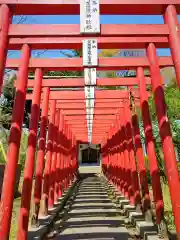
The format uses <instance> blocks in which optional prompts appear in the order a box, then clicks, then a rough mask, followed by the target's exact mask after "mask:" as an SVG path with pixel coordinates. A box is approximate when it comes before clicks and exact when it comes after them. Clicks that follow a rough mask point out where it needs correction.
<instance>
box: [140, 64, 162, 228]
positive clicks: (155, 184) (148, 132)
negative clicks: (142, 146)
mask: <svg viewBox="0 0 180 240" xmlns="http://www.w3.org/2000/svg"><path fill="white" fill-rule="evenodd" d="M137 76H138V78H139V89H140V102H141V111H142V120H143V126H144V133H145V140H146V148H147V153H148V159H149V167H150V174H151V181H152V189H153V197H154V202H155V208H156V221H157V224H160V222H161V221H162V220H163V219H164V204H163V197H162V189H161V182H160V173H159V168H158V163H157V158H156V151H155V144H154V136H153V131H152V123H151V117H150V111H149V105H148V96H147V91H146V85H145V82H144V70H143V68H141V67H140V68H138V69H137Z"/></svg>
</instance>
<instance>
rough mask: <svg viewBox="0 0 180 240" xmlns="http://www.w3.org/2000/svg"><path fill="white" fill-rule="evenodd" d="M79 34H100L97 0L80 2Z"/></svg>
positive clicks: (81, 0) (82, 0)
mask: <svg viewBox="0 0 180 240" xmlns="http://www.w3.org/2000/svg"><path fill="white" fill-rule="evenodd" d="M80 31H81V33H86V34H88V33H89V34H92V33H100V12H99V0H80Z"/></svg>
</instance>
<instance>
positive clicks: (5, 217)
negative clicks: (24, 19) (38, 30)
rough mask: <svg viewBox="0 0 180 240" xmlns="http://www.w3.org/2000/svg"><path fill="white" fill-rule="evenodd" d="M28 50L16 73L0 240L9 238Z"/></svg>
mask: <svg viewBox="0 0 180 240" xmlns="http://www.w3.org/2000/svg"><path fill="white" fill-rule="evenodd" d="M29 58H30V48H29V46H28V45H26V44H25V45H23V47H22V55H21V59H20V67H19V72H18V80H17V88H16V96H15V100H14V107H13V113H12V124H11V129H10V136H9V146H8V154H7V163H6V168H5V173H4V181H3V187H2V195H1V205H0V239H2V240H7V239H8V238H9V232H10V224H11V216H12V207H13V199H14V186H15V181H16V168H17V163H18V156H19V148H20V140H21V129H22V123H23V117H24V105H25V99H26V87H27V81H28V65H29Z"/></svg>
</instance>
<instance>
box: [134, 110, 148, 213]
mask: <svg viewBox="0 0 180 240" xmlns="http://www.w3.org/2000/svg"><path fill="white" fill-rule="evenodd" d="M132 127H133V136H134V144H135V149H136V157H137V167H138V172H139V179H140V185H141V193H142V200H143V203H142V204H143V211H144V212H145V213H147V210H148V209H150V197H149V189H148V179H147V172H146V166H145V162H144V154H143V150H142V144H141V136H140V129H139V121H138V116H137V114H136V113H134V114H133V115H132Z"/></svg>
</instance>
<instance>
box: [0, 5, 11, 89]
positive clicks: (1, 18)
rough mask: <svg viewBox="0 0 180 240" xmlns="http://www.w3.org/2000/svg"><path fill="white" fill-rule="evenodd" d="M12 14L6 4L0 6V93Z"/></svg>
mask: <svg viewBox="0 0 180 240" xmlns="http://www.w3.org/2000/svg"><path fill="white" fill-rule="evenodd" d="M11 20H12V15H11V13H10V9H9V7H8V6H7V5H5V4H2V5H1V6H0V93H1V88H2V84H3V79H4V69H5V64H6V57H7V50H8V31H9V24H10V23H11Z"/></svg>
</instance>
